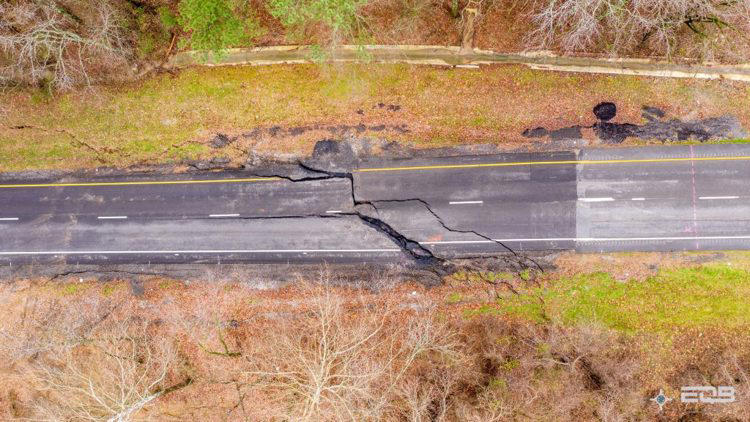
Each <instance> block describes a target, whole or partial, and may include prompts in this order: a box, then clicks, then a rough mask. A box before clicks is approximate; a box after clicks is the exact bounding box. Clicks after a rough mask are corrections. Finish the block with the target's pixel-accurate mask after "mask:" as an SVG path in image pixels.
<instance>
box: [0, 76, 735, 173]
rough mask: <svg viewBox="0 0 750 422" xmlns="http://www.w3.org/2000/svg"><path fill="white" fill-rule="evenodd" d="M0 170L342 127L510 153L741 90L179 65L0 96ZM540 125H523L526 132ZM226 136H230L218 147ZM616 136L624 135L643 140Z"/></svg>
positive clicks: (170, 158)
mask: <svg viewBox="0 0 750 422" xmlns="http://www.w3.org/2000/svg"><path fill="white" fill-rule="evenodd" d="M0 98H1V101H0V104H2V109H0V113H2V114H0V118H1V119H2V126H0V171H19V170H35V169H66V170H70V169H81V168H91V167H98V166H115V167H125V166H131V165H135V164H160V163H176V162H183V161H185V160H195V159H208V158H212V157H225V158H229V159H230V160H231V161H233V162H235V163H241V162H244V161H245V160H246V159H247V156H248V154H249V153H250V152H251V151H252V152H257V153H273V154H279V155H283V154H303V155H307V154H309V153H310V152H311V150H312V147H313V145H314V144H315V142H316V141H318V140H320V139H324V138H338V139H341V138H346V137H349V136H357V137H371V138H380V139H388V140H393V141H400V142H403V143H406V144H408V145H410V146H413V147H416V148H431V147H444V146H455V145H465V144H480V143H489V144H494V145H498V146H501V147H502V148H507V149H508V150H513V149H519V148H526V149H544V148H551V149H560V148H565V147H570V146H571V145H570V144H569V143H568V144H566V143H560V142H559V140H555V139H550V137H549V136H542V137H540V138H530V137H527V136H524V135H523V133H524V131H527V130H533V129H535V128H538V127H543V128H546V129H550V130H554V129H558V128H565V127H570V126H576V125H578V126H582V129H581V137H582V138H584V139H585V140H587V142H589V143H592V144H597V143H599V141H597V136H596V135H595V134H594V133H593V131H592V130H591V129H588V128H586V126H590V125H592V124H593V123H594V122H595V121H596V119H595V117H594V115H593V114H592V112H591V110H592V107H594V106H595V105H596V104H597V103H600V102H602V101H611V102H613V103H615V104H616V105H617V107H618V112H617V115H616V117H615V118H614V120H613V122H627V123H642V122H644V121H645V120H644V118H643V117H642V115H641V114H642V108H643V106H652V107H657V108H658V109H660V110H662V111H663V112H664V116H665V117H664V118H665V119H670V118H679V119H681V120H684V121H692V120H697V119H703V118H709V117H716V116H722V115H726V114H730V115H733V116H735V117H736V119H737V121H738V122H739V124H740V125H741V126H744V127H745V128H748V127H750V111H749V110H750V87H748V85H747V84H743V83H735V82H727V81H701V80H674V79H659V78H647V77H633V76H603V75H589V74H570V73H555V72H546V71H536V70H530V69H527V68H525V67H521V66H515V65H508V66H488V67H482V68H480V69H443V68H433V67H417V66H409V65H354V64H352V65H344V64H341V65H334V66H330V67H329V66H322V67H321V66H316V65H282V66H273V67H231V68H211V69H205V68H204V69H199V68H195V69H187V70H184V71H181V72H179V73H175V74H162V75H158V76H156V77H154V78H152V79H149V80H147V81H144V82H142V83H137V84H129V85H121V86H113V87H97V88H91V89H89V90H87V91H85V92H80V93H70V94H64V95H59V96H55V97H54V98H48V97H45V96H44V95H43V94H40V93H38V92H33V91H10V92H6V93H4V94H0ZM529 133H531V134H535V133H538V132H527V135H528V134H529ZM217 134H224V135H226V137H228V138H230V139H232V138H236V139H237V140H239V142H231V143H228V144H226V145H223V146H222V143H223V141H222V139H221V138H219V139H217ZM643 142H644V141H643V140H640V141H633V140H626V141H625V144H628V143H630V144H633V143H643Z"/></svg>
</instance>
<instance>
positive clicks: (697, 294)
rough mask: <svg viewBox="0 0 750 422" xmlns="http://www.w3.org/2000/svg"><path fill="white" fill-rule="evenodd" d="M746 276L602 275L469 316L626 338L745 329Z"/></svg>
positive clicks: (719, 272) (749, 310)
mask: <svg viewBox="0 0 750 422" xmlns="http://www.w3.org/2000/svg"><path fill="white" fill-rule="evenodd" d="M748 297H750V273H749V272H747V271H745V270H741V269H734V268H731V267H730V266H727V265H709V266H703V267H699V268H689V269H679V270H673V271H664V272H661V273H659V274H658V275H656V276H653V277H650V278H648V279H646V280H645V281H642V282H638V281H628V282H621V281H617V280H615V279H613V278H612V277H611V276H609V275H608V274H606V273H594V274H586V275H580V276H576V277H571V278H562V279H557V280H555V281H553V282H550V283H549V284H548V285H547V286H546V287H543V288H536V289H532V290H530V291H528V292H525V294H522V295H519V296H509V297H506V298H504V299H502V300H500V301H499V303H498V304H497V305H496V306H486V307H485V308H483V309H479V310H476V311H474V313H475V314H476V313H507V314H512V315H517V316H521V317H525V318H528V319H531V320H534V321H538V322H542V321H545V320H546V319H550V320H555V321H559V322H562V323H564V324H579V323H598V324H602V325H604V326H606V327H609V328H613V329H616V330H618V331H623V332H627V333H635V332H643V331H652V332H669V331H670V330H674V329H676V328H681V327H682V328H696V327H710V326H713V327H722V328H729V329H731V328H742V327H750V301H749V300H748Z"/></svg>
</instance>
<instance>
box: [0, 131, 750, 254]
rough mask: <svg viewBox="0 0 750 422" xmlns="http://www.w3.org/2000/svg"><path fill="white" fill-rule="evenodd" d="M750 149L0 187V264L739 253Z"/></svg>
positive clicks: (346, 164)
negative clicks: (542, 253) (559, 252)
mask: <svg viewBox="0 0 750 422" xmlns="http://www.w3.org/2000/svg"><path fill="white" fill-rule="evenodd" d="M748 163H750V147H748V146H742V145H703V146H695V147H692V146H691V147H663V148H634V149H618V150H583V151H562V152H554V153H518V154H499V155H481V156H458V157H422V158H419V157H414V158H408V159H386V158H369V159H364V160H362V159H358V158H355V157H353V156H351V155H350V156H345V157H344V158H342V157H341V156H340V154H333V155H331V154H325V153H323V154H317V155H315V156H313V157H311V158H309V159H306V160H303V161H301V162H299V163H295V164H286V165H280V164H279V165H268V166H267V167H265V168H254V169H252V170H248V171H222V172H205V173H195V174H187V175H186V174H172V175H162V176H153V175H151V176H147V175H138V174H133V175H129V176H127V177H124V176H116V177H115V176H112V177H97V178H92V179H87V180H56V181H40V182H36V183H30V182H28V181H24V182H17V183H14V182H12V181H6V182H3V184H2V185H0V204H2V207H1V208H0V265H15V264H24V263H40V264H49V263H55V264H59V263H67V264H81V265H92V264H95V265H99V264H105V265H106V264H173V263H179V264H185V263H191V264H194V263H217V262H223V263H235V262H253V263H283V264H287V263H305V262H328V263H366V262H380V263H382V262H393V263H411V264H417V265H418V266H423V267H432V268H441V267H443V268H444V267H447V266H448V265H449V263H450V261H451V260H452V259H455V258H478V257H488V256H503V257H505V258H507V259H509V260H513V261H514V262H515V263H516V264H518V265H519V266H521V267H533V266H538V265H537V264H536V263H535V262H534V261H533V260H532V259H531V258H529V257H528V252H530V251H556V250H578V251H594V252H598V251H616V250H675V249H679V250H685V249H730V248H734V249H745V248H747V247H748V246H750V222H748V221H747V219H746V218H744V217H742V216H743V215H745V216H746V215H750V209H749V208H748V200H749V199H750V187H748V186H747V184H746V183H744V180H747V177H748V176H750V174H748V173H750V166H749V165H748Z"/></svg>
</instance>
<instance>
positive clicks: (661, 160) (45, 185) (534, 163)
mask: <svg viewBox="0 0 750 422" xmlns="http://www.w3.org/2000/svg"><path fill="white" fill-rule="evenodd" d="M746 160H750V156H747V155H742V156H725V157H695V158H690V157H684V158H643V159H629V160H562V161H525V162H509V163H480V164H445V165H432V166H405V167H382V168H363V169H357V170H354V172H355V173H374V172H387V171H418V170H444V169H470V168H483V167H518V166H545V165H561V164H575V165H579V164H582V165H587V164H627V163H631V164H632V163H675V162H686V161H746ZM277 180H284V179H282V178H280V177H254V178H244V179H209V180H153V181H140V182H90V183H86V182H81V183H37V184H16V185H0V188H65V187H87V186H138V185H142V186H148V185H197V184H208V183H252V182H270V181H277Z"/></svg>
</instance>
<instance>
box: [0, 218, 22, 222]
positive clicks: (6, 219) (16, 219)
mask: <svg viewBox="0 0 750 422" xmlns="http://www.w3.org/2000/svg"><path fill="white" fill-rule="evenodd" d="M0 221H18V217H3V218H0Z"/></svg>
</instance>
